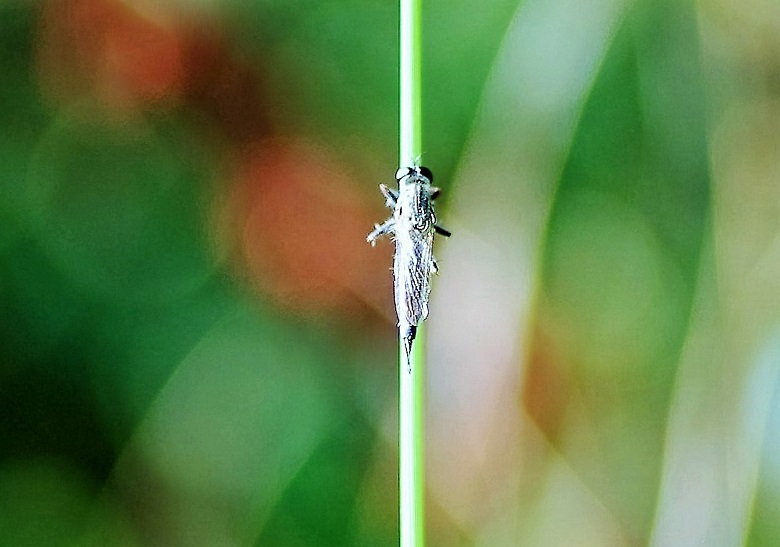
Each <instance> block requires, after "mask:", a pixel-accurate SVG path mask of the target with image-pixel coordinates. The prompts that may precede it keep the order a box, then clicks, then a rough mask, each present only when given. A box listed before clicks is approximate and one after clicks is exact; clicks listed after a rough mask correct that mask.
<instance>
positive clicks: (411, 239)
mask: <svg viewBox="0 0 780 547" xmlns="http://www.w3.org/2000/svg"><path fill="white" fill-rule="evenodd" d="M395 179H396V181H398V191H397V192H396V191H395V190H392V189H391V188H388V187H387V186H385V185H384V184H380V185H379V190H380V191H381V192H382V195H384V196H385V199H386V201H385V205H387V207H389V208H390V209H393V216H391V217H390V218H389V219H387V220H386V221H385V222H384V223H383V224H375V225H374V229H373V231H372V232H371V233H370V234H368V237H367V238H366V241H368V242H369V243H371V245H375V244H376V240H377V238H379V237H380V236H383V235H390V236H391V237H393V239H394V240H395V257H394V260H393V276H394V278H395V309H396V312H397V313H398V329H399V332H400V334H401V337H402V339H403V346H404V356H405V357H406V365H407V368H408V370H409V372H411V371H412V364H411V354H412V343H413V342H414V338H415V336H416V334H417V325H418V324H419V323H420V321H422V320H424V319H425V318H426V317H428V297H429V296H430V294H431V275H433V274H434V273H437V272H438V271H439V267H438V265H437V264H436V260H435V259H434V258H433V235H434V233H437V234H440V235H443V236H445V237H449V236H450V235H451V234H450V232H448V231H447V230H445V229H444V228H442V227H440V226H438V225H437V224H436V215H435V214H434V212H433V200H434V199H435V198H436V196H438V195H439V189H438V188H436V187H434V186H431V182H433V174H432V173H431V171H430V169H428V168H427V167H421V166H419V165H414V166H412V167H401V168H400V169H398V171H396V173H395Z"/></svg>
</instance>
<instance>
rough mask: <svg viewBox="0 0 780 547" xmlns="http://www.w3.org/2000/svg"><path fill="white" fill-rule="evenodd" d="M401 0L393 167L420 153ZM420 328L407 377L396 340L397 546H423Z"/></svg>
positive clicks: (409, 40)
mask: <svg viewBox="0 0 780 547" xmlns="http://www.w3.org/2000/svg"><path fill="white" fill-rule="evenodd" d="M400 1H401V6H400V7H401V29H400V30H401V40H400V45H401V48H400V49H401V59H400V112H401V116H400V127H399V136H400V142H399V148H400V150H399V151H400V158H399V165H401V166H410V165H412V164H414V163H415V162H416V161H417V160H418V159H419V158H420V155H421V153H422V130H421V126H422V121H421V108H420V103H421V100H420V96H421V82H420V80H421V77H422V69H421V55H420V50H421V44H420V34H421V32H420V31H421V25H420V11H421V9H420V8H421V4H422V0H400ZM424 331H425V329H424V328H423V325H422V324H421V325H420V326H419V327H418V331H417V338H416V340H415V342H414V346H413V350H412V356H411V365H412V372H411V374H410V373H409V372H408V370H407V366H406V363H405V360H404V350H403V340H402V339H399V363H398V372H399V377H400V396H399V491H400V508H399V509H400V511H399V516H400V534H401V547H422V546H423V545H424V541H425V526H424V524H425V523H424V519H425V512H424V488H423V487H424V481H425V476H424V451H423V433H424V432H423V418H424V415H423V402H424V399H423V395H424V384H425V332H424Z"/></svg>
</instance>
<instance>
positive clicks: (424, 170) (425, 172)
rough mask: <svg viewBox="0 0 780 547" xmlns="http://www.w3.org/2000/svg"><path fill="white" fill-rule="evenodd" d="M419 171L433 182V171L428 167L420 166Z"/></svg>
mask: <svg viewBox="0 0 780 547" xmlns="http://www.w3.org/2000/svg"><path fill="white" fill-rule="evenodd" d="M418 170H419V173H420V174H421V175H422V176H423V177H425V178H426V179H428V182H433V173H431V170H430V169H428V168H427V167H418Z"/></svg>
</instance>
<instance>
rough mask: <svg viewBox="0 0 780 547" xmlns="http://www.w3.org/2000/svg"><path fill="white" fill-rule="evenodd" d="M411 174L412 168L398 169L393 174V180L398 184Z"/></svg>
mask: <svg viewBox="0 0 780 547" xmlns="http://www.w3.org/2000/svg"><path fill="white" fill-rule="evenodd" d="M411 174H412V168H411V167H399V168H398V171H396V172H395V180H397V181H398V182H401V180H403V179H404V178H406V177H408V176H409V175H411Z"/></svg>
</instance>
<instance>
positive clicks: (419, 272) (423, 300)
mask: <svg viewBox="0 0 780 547" xmlns="http://www.w3.org/2000/svg"><path fill="white" fill-rule="evenodd" d="M432 268H433V230H432V229H426V230H425V231H417V230H414V229H412V230H409V231H407V232H406V233H404V234H403V235H401V234H398V235H397V237H396V257H395V264H394V273H395V280H396V283H395V291H396V294H395V302H396V308H397V311H398V320H399V323H404V322H405V323H406V324H405V325H402V326H407V327H408V326H417V325H418V324H419V323H420V321H422V320H423V319H425V318H426V317H428V298H429V296H430V294H431V273H432V271H433V270H432Z"/></svg>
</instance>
